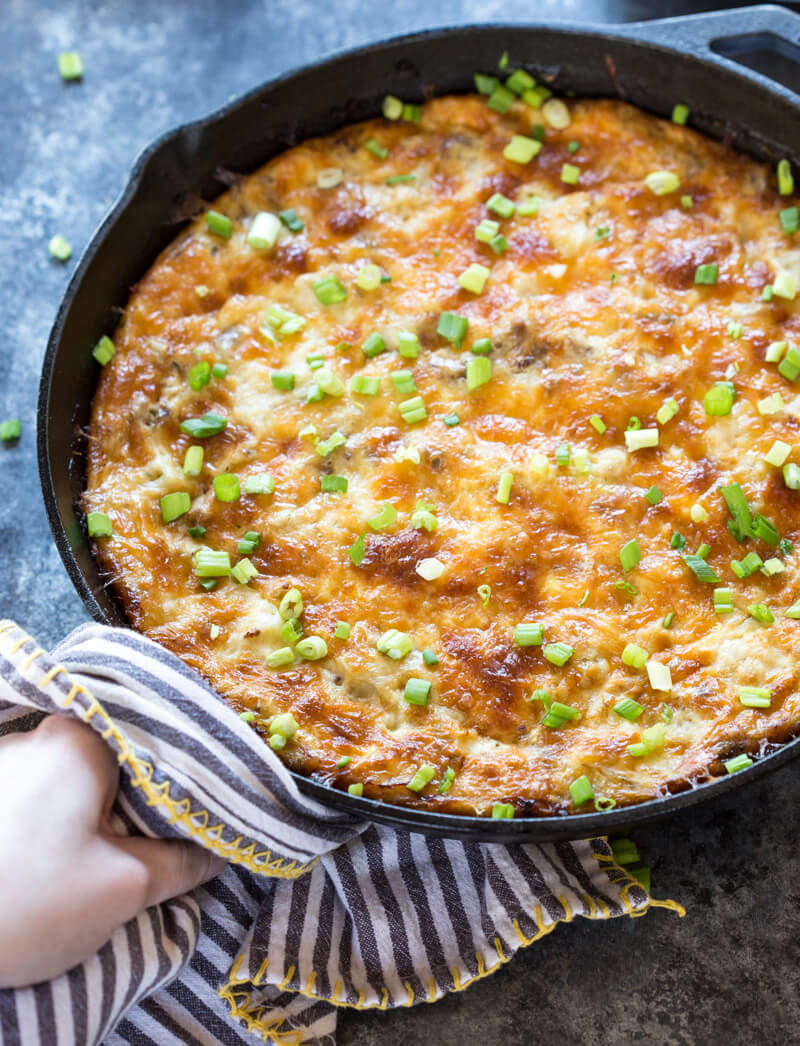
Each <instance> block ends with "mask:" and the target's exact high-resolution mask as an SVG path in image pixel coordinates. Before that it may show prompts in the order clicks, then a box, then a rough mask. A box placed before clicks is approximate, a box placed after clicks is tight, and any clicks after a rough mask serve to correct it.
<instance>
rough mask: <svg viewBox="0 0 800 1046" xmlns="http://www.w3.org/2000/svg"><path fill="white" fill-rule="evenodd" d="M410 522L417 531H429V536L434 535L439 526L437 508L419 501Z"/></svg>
mask: <svg viewBox="0 0 800 1046" xmlns="http://www.w3.org/2000/svg"><path fill="white" fill-rule="evenodd" d="M409 522H410V523H411V526H412V527H413V528H414V529H415V530H427V531H428V533H429V534H432V533H433V532H434V531H435V530H436V528H437V527H438V526H439V523H438V521H437V519H436V507H435V506H434V505H430V504H428V503H427V502H425V501H418V502H417V505H416V508H415V509H414V511H413V512H412V513H411V519H410V520H409Z"/></svg>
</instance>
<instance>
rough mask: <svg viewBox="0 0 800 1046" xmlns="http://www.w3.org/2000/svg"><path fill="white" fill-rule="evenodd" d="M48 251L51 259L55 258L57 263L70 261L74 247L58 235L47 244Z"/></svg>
mask: <svg viewBox="0 0 800 1046" xmlns="http://www.w3.org/2000/svg"><path fill="white" fill-rule="evenodd" d="M47 251H48V253H49V255H50V257H51V258H55V260H56V261H60V262H65V261H69V259H70V258H71V257H72V247H71V246H70V244H69V241H68V240H66V239H65V238H64V237H63V236H61V235H60V234H56V235H55V236H53V237H52V238H51V239H50V242H49V243H48V244H47Z"/></svg>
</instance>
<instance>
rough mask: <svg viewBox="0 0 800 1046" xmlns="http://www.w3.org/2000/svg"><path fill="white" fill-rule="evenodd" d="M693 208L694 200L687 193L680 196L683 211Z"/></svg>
mask: <svg viewBox="0 0 800 1046" xmlns="http://www.w3.org/2000/svg"><path fill="white" fill-rule="evenodd" d="M693 206H694V200H693V199H692V197H691V196H690V195H689V194H688V193H684V195H683V196H681V207H683V209H684V210H685V211H690V210H691V209H692V207H693Z"/></svg>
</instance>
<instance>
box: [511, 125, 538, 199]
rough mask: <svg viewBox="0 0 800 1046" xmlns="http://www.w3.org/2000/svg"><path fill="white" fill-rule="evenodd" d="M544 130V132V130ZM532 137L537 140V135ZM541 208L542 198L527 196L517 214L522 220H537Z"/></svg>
mask: <svg viewBox="0 0 800 1046" xmlns="http://www.w3.org/2000/svg"><path fill="white" fill-rule="evenodd" d="M542 130H544V128H543V129H542ZM532 137H534V138H535V137H536V135H535V134H534V135H532ZM541 206H542V198H541V196H526V197H525V199H524V200H523V201H522V203H521V204H520V205H519V206H518V207H517V213H518V214H519V216H520V218H536V217H537V216H538V214H539V210H540V208H541Z"/></svg>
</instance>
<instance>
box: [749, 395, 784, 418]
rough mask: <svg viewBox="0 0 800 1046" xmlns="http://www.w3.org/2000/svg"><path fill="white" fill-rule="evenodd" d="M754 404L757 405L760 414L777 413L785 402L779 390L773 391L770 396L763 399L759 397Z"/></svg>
mask: <svg viewBox="0 0 800 1046" xmlns="http://www.w3.org/2000/svg"><path fill="white" fill-rule="evenodd" d="M756 406H757V407H758V413H759V414H761V415H764V414H779V413H780V412H781V411H782V410H783V408H784V406H785V404H784V402H783V396H781V394H780V392H773V393H772V395H771V396H765V397H764V398H763V399H760V400H759V401H758V403H757V404H756Z"/></svg>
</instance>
